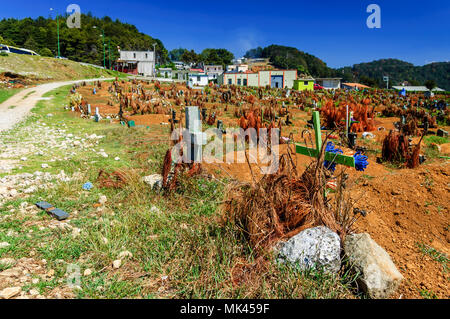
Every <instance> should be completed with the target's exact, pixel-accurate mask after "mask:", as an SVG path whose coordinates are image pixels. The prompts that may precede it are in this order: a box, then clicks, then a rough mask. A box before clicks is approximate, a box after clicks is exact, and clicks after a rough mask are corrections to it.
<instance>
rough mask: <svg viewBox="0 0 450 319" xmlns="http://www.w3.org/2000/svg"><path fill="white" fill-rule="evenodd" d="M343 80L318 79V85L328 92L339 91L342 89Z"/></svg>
mask: <svg viewBox="0 0 450 319" xmlns="http://www.w3.org/2000/svg"><path fill="white" fill-rule="evenodd" d="M341 80H342V78H316V84H319V85H320V86H323V87H324V88H325V89H327V90H337V89H340V88H341Z"/></svg>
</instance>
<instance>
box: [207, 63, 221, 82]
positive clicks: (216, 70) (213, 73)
mask: <svg viewBox="0 0 450 319" xmlns="http://www.w3.org/2000/svg"><path fill="white" fill-rule="evenodd" d="M204 69H205V73H206V74H207V75H208V79H209V80H217V78H218V77H219V76H220V75H221V74H222V73H223V66H221V65H205V67H204Z"/></svg>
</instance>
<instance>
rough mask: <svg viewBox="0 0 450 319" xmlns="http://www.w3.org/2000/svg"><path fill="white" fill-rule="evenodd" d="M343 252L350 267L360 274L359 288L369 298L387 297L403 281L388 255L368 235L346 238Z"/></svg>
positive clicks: (354, 235)
mask: <svg viewBox="0 0 450 319" xmlns="http://www.w3.org/2000/svg"><path fill="white" fill-rule="evenodd" d="M344 251H345V254H346V256H347V257H348V259H349V263H350V267H352V268H353V270H354V271H355V272H357V273H359V274H360V275H359V277H358V283H359V285H360V287H361V288H362V290H363V291H364V292H366V293H367V294H368V295H369V297H371V298H378V299H380V298H387V297H389V296H390V295H392V293H394V292H395V290H396V289H397V288H398V286H399V285H400V283H401V281H402V280H403V276H402V274H401V273H400V272H399V271H398V270H397V268H396V267H395V265H394V263H393V262H392V260H391V258H390V257H389V254H388V253H387V252H386V251H385V250H384V249H383V248H382V247H380V246H379V245H378V244H377V243H376V242H375V241H374V240H373V239H372V238H371V237H370V235H369V234H366V233H364V234H353V235H349V236H347V237H346V239H345V242H344Z"/></svg>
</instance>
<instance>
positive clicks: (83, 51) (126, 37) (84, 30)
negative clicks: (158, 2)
mask: <svg viewBox="0 0 450 319" xmlns="http://www.w3.org/2000/svg"><path fill="white" fill-rule="evenodd" d="M59 25H60V47H61V56H63V57H66V58H69V59H70V60H73V61H80V62H86V63H91V64H96V65H103V49H102V46H103V39H102V37H101V35H102V30H104V31H105V40H106V58H107V64H106V65H107V66H108V63H109V50H108V49H109V48H111V50H110V52H111V61H114V60H115V59H117V57H118V50H117V46H120V48H121V49H123V50H132V49H133V50H149V49H150V50H153V44H156V52H157V55H158V57H159V58H160V59H161V61H165V60H167V50H166V49H165V48H164V46H163V44H162V42H161V41H160V40H158V39H154V38H152V37H151V36H149V35H146V34H144V33H141V32H139V31H138V29H137V28H136V27H135V26H134V25H131V24H127V23H122V22H120V21H119V20H115V21H113V20H112V19H111V18H109V17H104V18H101V19H100V18H96V17H93V16H92V15H90V14H88V15H85V14H83V15H82V16H81V28H80V29H77V28H73V29H69V28H68V27H67V24H66V18H65V17H61V18H60V19H59ZM94 26H95V27H96V28H94ZM2 38H3V40H1V39H2ZM0 40H1V41H2V42H6V44H10V45H16V46H19V47H23V48H26V49H30V50H34V51H36V52H37V53H39V54H40V55H44V56H53V57H54V56H57V55H58V45H57V43H58V41H57V23H56V19H47V18H44V17H39V18H36V19H31V18H25V19H22V20H17V19H12V18H9V19H3V20H1V21H0Z"/></svg>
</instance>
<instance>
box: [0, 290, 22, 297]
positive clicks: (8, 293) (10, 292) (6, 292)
mask: <svg viewBox="0 0 450 319" xmlns="http://www.w3.org/2000/svg"><path fill="white" fill-rule="evenodd" d="M21 291H22V288H21V287H10V288H5V289H3V290H2V291H0V298H2V299H10V298H12V297H15V296H17V295H18V294H20V292H21Z"/></svg>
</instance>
